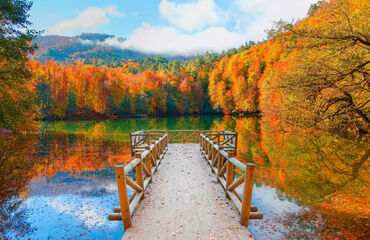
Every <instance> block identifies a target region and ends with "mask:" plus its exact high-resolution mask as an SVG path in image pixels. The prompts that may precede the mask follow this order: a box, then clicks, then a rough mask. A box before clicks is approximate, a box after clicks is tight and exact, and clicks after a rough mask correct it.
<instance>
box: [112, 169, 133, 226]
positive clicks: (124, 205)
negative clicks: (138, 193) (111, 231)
mask: <svg viewBox="0 0 370 240" xmlns="http://www.w3.org/2000/svg"><path fill="white" fill-rule="evenodd" d="M115 171H116V177H117V187H118V197H119V203H120V206H121V216H122V222H123V228H124V229H128V228H129V227H131V226H132V223H131V215H130V203H129V200H128V195H127V186H126V175H125V168H124V166H123V165H118V166H116V167H115Z"/></svg>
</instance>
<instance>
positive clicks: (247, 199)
mask: <svg viewBox="0 0 370 240" xmlns="http://www.w3.org/2000/svg"><path fill="white" fill-rule="evenodd" d="M255 167H256V165H254V164H253V163H248V164H247V169H246V172H245V176H244V190H243V200H242V209H241V217H240V223H241V224H242V225H244V226H248V221H249V214H250V208H251V201H252V190H253V174H254V169H255Z"/></svg>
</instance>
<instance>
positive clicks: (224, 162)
mask: <svg viewBox="0 0 370 240" xmlns="http://www.w3.org/2000/svg"><path fill="white" fill-rule="evenodd" d="M237 142H238V133H236V132H231V131H224V130H142V131H137V132H133V133H130V145H131V153H132V156H134V157H135V158H134V160H132V161H131V162H130V163H128V164H127V165H126V166H123V165H117V166H116V167H115V171H116V177H117V186H118V194H119V201H120V207H115V208H114V213H112V214H109V216H108V219H109V220H122V222H123V226H124V229H127V228H129V227H131V216H132V214H133V212H134V210H135V208H136V207H137V206H138V204H139V201H140V200H141V198H142V197H143V195H144V192H145V190H146V188H147V186H148V184H149V183H150V181H151V179H152V175H153V174H154V172H155V171H156V170H157V168H158V165H159V164H160V162H161V160H162V159H163V157H164V155H165V153H166V151H167V149H168V144H169V143H200V150H201V152H202V154H203V156H204V157H205V159H206V160H207V162H208V163H209V165H210V166H211V168H212V170H213V171H214V172H215V174H216V175H217V178H218V180H219V182H220V183H221V185H222V187H223V188H224V189H225V191H226V196H227V197H228V198H229V199H231V200H232V202H233V203H234V204H235V206H236V208H237V210H238V212H239V213H240V215H241V218H240V223H241V224H242V225H244V226H248V221H249V219H262V218H263V214H262V213H258V212H257V211H258V209H257V207H256V206H251V198H252V189H253V174H254V170H255V165H254V164H252V163H248V164H246V165H245V164H244V163H242V162H240V161H239V160H238V159H236V158H235V156H236V153H237ZM235 168H236V169H239V172H241V173H242V174H241V176H239V177H238V178H237V179H236V180H234V172H235V171H234V169H235ZM129 172H132V174H131V176H135V175H136V180H135V179H134V178H132V179H131V178H130V177H129V176H128V173H129ZM135 173H136V174H135ZM243 183H244V187H243V194H242V197H240V196H239V194H238V193H237V192H236V188H237V187H239V186H240V185H241V184H243ZM127 185H128V186H130V187H131V188H132V189H133V190H134V193H133V194H132V196H131V197H130V198H129V196H128V194H127Z"/></svg>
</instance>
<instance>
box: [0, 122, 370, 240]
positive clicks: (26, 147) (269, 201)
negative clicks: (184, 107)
mask: <svg viewBox="0 0 370 240" xmlns="http://www.w3.org/2000/svg"><path fill="white" fill-rule="evenodd" d="M186 128H188V129H210V128H212V129H229V130H235V131H238V132H239V140H238V141H239V142H238V145H239V149H238V158H239V159H241V160H243V161H248V162H254V163H255V164H256V165H257V169H258V170H257V171H256V175H255V188H254V195H253V199H252V202H253V204H255V205H257V206H258V207H259V209H260V211H261V212H263V213H264V219H263V220H256V221H252V224H251V226H250V227H249V229H250V230H251V232H252V234H253V235H254V236H255V237H256V238H257V239H323V238H330V239H366V238H368V237H369V232H368V230H367V229H369V227H370V226H369V218H370V210H369V209H368V207H367V204H368V202H369V200H370V199H369V196H370V194H369V187H368V186H369V182H368V179H369V174H368V166H369V163H368V157H369V154H370V153H369V151H370V150H369V147H368V146H369V142H368V140H367V141H366V140H362V141H353V140H350V139H348V138H345V137H341V136H338V135H335V134H329V133H325V132H309V133H307V132H305V133H291V132H285V131H283V130H282V129H280V128H279V125H278V123H277V122H271V121H265V120H260V119H258V118H232V117H220V116H210V117H207V116H202V117H180V118H161V119H126V120H107V121H85V122H44V123H42V129H43V131H42V133H40V134H34V135H31V136H28V137H26V138H23V139H19V138H16V137H14V136H9V135H0V138H1V139H0V140H1V143H0V150H1V151H0V160H1V165H0V201H1V202H0V205H1V216H0V217H1V219H0V220H1V226H0V238H4V239H6V238H9V239H12V238H13V239H23V238H25V239H28V238H30V239H47V238H48V237H49V236H51V239H68V238H72V239H78V238H90V239H99V238H102V239H118V238H120V237H121V235H122V233H123V230H122V229H123V228H122V223H120V222H109V221H107V215H108V213H110V212H111V210H112V207H113V206H117V205H118V204H119V203H118V196H117V189H116V184H115V176H114V169H113V167H112V166H114V165H115V164H117V163H122V162H125V161H130V160H131V156H130V151H129V146H128V137H127V133H129V132H130V131H133V130H138V129H186Z"/></svg>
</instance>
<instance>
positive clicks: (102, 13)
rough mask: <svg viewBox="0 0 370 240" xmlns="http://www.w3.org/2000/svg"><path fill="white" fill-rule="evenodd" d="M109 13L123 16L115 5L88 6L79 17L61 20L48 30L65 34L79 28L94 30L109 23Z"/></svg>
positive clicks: (52, 32)
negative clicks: (104, 6) (102, 6)
mask: <svg viewBox="0 0 370 240" xmlns="http://www.w3.org/2000/svg"><path fill="white" fill-rule="evenodd" d="M109 15H111V16H122V13H120V12H118V10H117V8H116V6H113V5H112V6H108V7H106V8H98V7H88V8H86V9H85V10H84V11H82V12H81V13H80V14H79V15H78V16H77V17H75V18H73V19H69V20H64V21H60V22H58V23H57V24H55V25H54V26H51V27H49V28H48V29H47V31H48V33H49V34H64V33H66V32H69V31H73V30H76V29H79V28H82V29H83V30H94V29H96V28H97V27H98V26H100V25H101V24H107V23H109V22H110V20H109V18H108V16H109Z"/></svg>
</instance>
